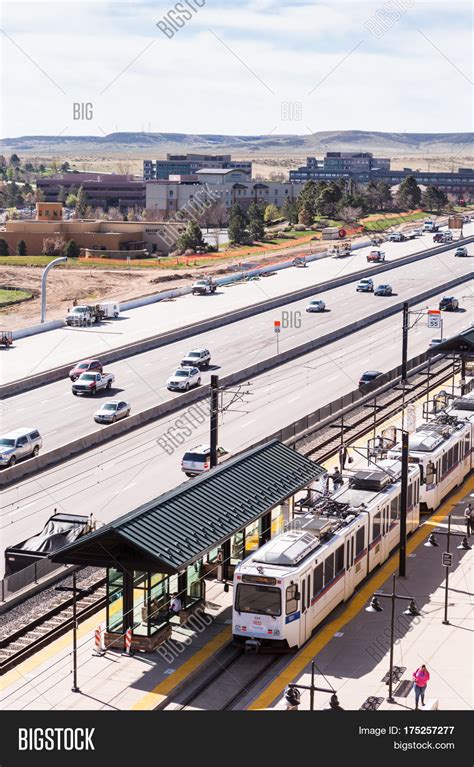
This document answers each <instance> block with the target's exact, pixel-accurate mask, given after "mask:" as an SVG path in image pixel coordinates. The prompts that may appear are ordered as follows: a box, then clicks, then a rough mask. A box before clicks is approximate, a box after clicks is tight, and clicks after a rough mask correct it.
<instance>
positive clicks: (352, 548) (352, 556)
mask: <svg viewBox="0 0 474 767" xmlns="http://www.w3.org/2000/svg"><path fill="white" fill-rule="evenodd" d="M353 564H354V536H352V538H351V567H352V565H353Z"/></svg>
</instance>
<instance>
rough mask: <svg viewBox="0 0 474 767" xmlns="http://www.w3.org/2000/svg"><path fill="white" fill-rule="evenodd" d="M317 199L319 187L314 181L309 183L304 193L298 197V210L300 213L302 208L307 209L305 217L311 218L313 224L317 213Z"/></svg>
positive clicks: (303, 190) (305, 186) (304, 188)
mask: <svg viewBox="0 0 474 767" xmlns="http://www.w3.org/2000/svg"><path fill="white" fill-rule="evenodd" d="M317 198H318V186H317V185H316V184H315V183H314V181H307V182H306V184H305V185H304V187H303V189H302V191H301V192H300V194H299V195H298V209H299V212H300V213H301V210H302V208H304V209H305V211H306V214H305V217H306V218H307V219H309V218H311V223H313V219H314V217H315V215H316V213H317ZM300 223H302V222H300ZM308 226H309V224H308Z"/></svg>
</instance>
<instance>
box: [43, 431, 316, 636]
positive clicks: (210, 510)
mask: <svg viewBox="0 0 474 767" xmlns="http://www.w3.org/2000/svg"><path fill="white" fill-rule="evenodd" d="M158 470H159V469H158ZM323 474H325V470H324V469H323V468H322V467H321V466H319V465H318V464H316V463H314V462H313V461H311V460H309V459H308V458H305V457H304V456H302V455H300V454H299V453H297V452H296V451H295V450H292V449H291V448H290V447H288V446H286V445H284V444H282V443H281V442H278V441H277V440H271V441H269V442H266V443H265V444H263V445H260V446H257V447H254V448H252V449H250V450H247V451H245V452H242V453H240V454H238V455H236V456H234V457H232V458H230V459H228V460H227V461H225V462H224V463H222V464H221V465H220V466H216V467H215V468H213V469H211V470H209V471H207V472H205V473H204V474H202V475H201V476H199V477H195V478H194V479H191V480H189V481H187V482H185V483H183V484H181V485H179V486H178V487H176V488H174V489H173V490H170V491H169V492H167V493H164V494H163V495H161V496H159V497H158V498H155V499H153V500H152V501H149V502H148V503H146V504H144V505H142V506H140V507H139V508H137V509H135V510H133V511H131V512H129V513H127V514H125V515H124V516H122V517H119V518H118V519H116V520H114V521H112V522H109V523H108V524H105V525H103V526H102V527H99V528H98V529H97V530H95V531H94V532H91V533H88V534H86V535H84V536H82V537H81V538H79V539H77V540H76V541H74V542H73V543H70V544H68V545H67V546H65V547H63V548H62V549H60V550H59V551H58V552H55V554H54V555H52V559H53V560H54V561H57V562H62V563H64V564H74V565H86V566H94V567H104V568H106V572H107V578H106V582H107V609H106V634H105V642H106V646H107V647H109V646H115V647H117V649H118V648H120V649H122V647H123V643H124V634H125V632H126V631H127V629H129V628H131V629H132V649H141V650H145V651H151V650H153V649H154V647H156V646H157V645H159V644H160V643H161V642H163V641H165V640H166V639H167V638H168V637H169V636H170V634H171V624H170V619H171V618H173V619H174V620H175V619H176V616H175V615H174V614H173V613H172V611H171V609H170V601H171V599H172V598H173V595H174V596H175V597H177V598H178V599H179V602H180V604H181V609H180V611H179V615H178V616H177V617H178V618H179V621H180V622H184V621H185V620H186V619H187V618H188V617H189V616H190V615H191V614H192V613H193V612H194V611H195V610H196V609H197V607H199V606H200V607H201V609H202V608H203V607H204V601H205V589H206V577H208V578H209V577H211V578H212V577H218V578H219V579H221V580H224V581H227V579H230V578H232V575H233V570H234V567H235V565H237V564H238V563H239V562H241V561H242V560H243V559H244V558H245V557H247V556H248V555H249V554H250V553H251V552H252V551H254V550H255V549H256V548H258V547H259V546H261V545H263V544H264V543H266V541H268V540H269V539H270V538H271V537H272V536H274V535H276V534H278V533H279V532H281V531H282V530H283V529H284V526H285V524H286V522H288V521H289V520H291V519H292V517H293V513H294V506H295V496H297V495H298V494H299V495H301V492H302V491H306V492H307V491H308V490H311V489H313V488H315V486H316V485H317V484H318V482H319V481H321V478H322V475H323Z"/></svg>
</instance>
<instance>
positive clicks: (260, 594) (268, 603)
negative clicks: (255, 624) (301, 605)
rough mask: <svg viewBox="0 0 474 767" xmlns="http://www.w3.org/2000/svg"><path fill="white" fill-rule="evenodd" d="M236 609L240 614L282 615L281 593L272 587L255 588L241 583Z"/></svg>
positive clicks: (238, 587) (238, 589)
mask: <svg viewBox="0 0 474 767" xmlns="http://www.w3.org/2000/svg"><path fill="white" fill-rule="evenodd" d="M235 609H236V610H237V611H238V612H239V613H260V614H261V615H281V592H280V589H277V588H275V587H272V586H255V585H251V584H247V583H239V585H238V586H237V597H236V600H235Z"/></svg>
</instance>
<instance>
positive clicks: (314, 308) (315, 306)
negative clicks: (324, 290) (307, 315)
mask: <svg viewBox="0 0 474 767" xmlns="http://www.w3.org/2000/svg"><path fill="white" fill-rule="evenodd" d="M306 311H307V312H324V311H326V304H325V303H324V301H322V300H321V299H318V298H314V299H313V300H312V301H310V302H309V304H308V305H307V306H306Z"/></svg>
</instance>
